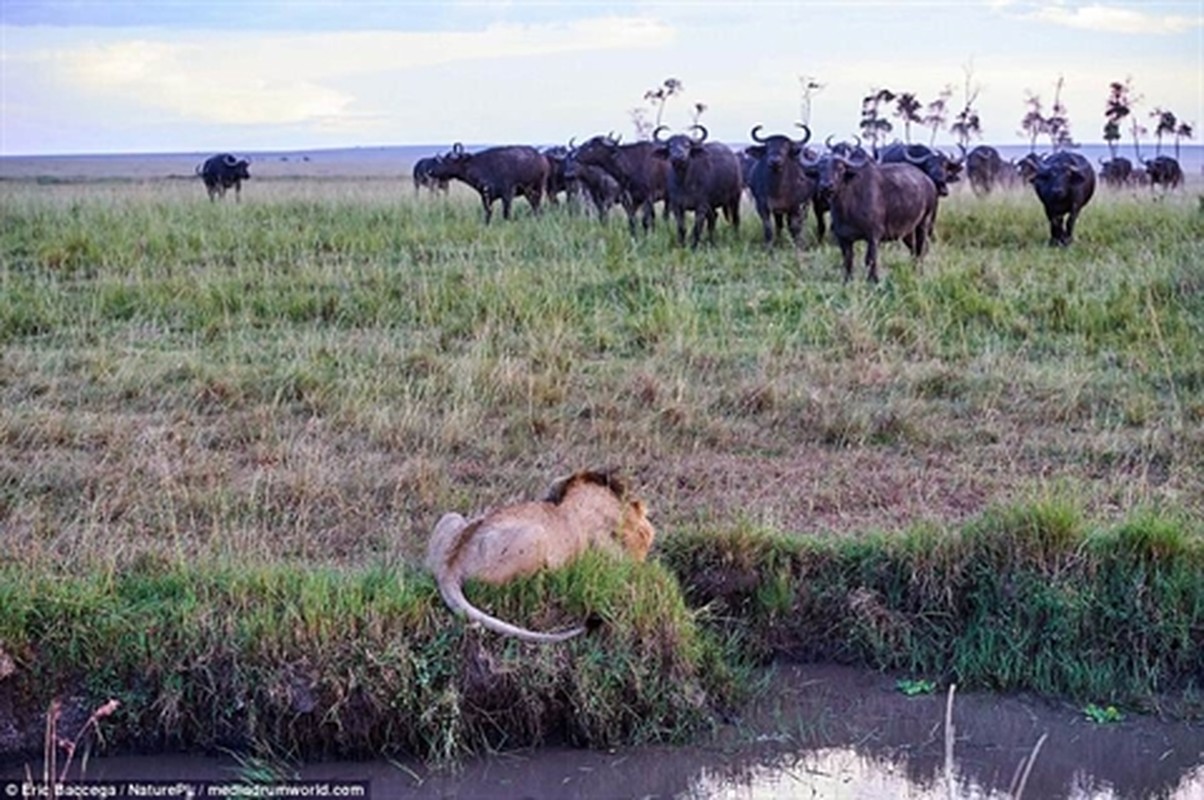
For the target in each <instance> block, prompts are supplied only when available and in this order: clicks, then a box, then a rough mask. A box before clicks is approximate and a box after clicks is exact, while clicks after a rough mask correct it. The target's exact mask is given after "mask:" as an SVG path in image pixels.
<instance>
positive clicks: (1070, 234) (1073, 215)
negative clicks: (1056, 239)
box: [1062, 211, 1079, 244]
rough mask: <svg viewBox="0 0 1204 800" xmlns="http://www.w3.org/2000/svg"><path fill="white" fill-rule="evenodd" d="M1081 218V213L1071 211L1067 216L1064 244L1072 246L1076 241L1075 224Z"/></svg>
mask: <svg viewBox="0 0 1204 800" xmlns="http://www.w3.org/2000/svg"><path fill="white" fill-rule="evenodd" d="M1078 218H1079V212H1077V211H1071V212H1070V213H1069V214H1067V215H1066V233H1065V235H1064V236H1063V237H1062V243H1063V244H1070V243H1071V242H1073V241H1074V222H1075V220H1077V219H1078Z"/></svg>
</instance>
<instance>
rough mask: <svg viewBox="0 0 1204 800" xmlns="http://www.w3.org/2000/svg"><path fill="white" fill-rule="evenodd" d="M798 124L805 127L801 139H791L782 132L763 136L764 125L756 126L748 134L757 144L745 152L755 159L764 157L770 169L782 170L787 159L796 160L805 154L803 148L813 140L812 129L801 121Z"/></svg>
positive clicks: (747, 148) (745, 149)
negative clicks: (762, 128)
mask: <svg viewBox="0 0 1204 800" xmlns="http://www.w3.org/2000/svg"><path fill="white" fill-rule="evenodd" d="M796 124H797V125H798V127H800V128H802V129H803V137H802V138H801V139H791V138H790V137H789V136H784V135H781V134H777V135H774V136H761V135H760V133H761V127H762V126H760V125H756V126H754V127H753V129H752V130H751V131H749V133H748V135H749V137H750V138H751V139H752V140H753V141H754V142H756V143H757V144H755V145H752V146H751V147H746V148H744V152H745V153H747V154H748V155H750V156H752V157H753V158H755V159H764V160H765V163H766V164H767V165H768V166H769V169H771V170H772V171H774V172H780V171H781V170H782V167H783V166H784V165H785V164H786V162H787V161H793V160H796V159H798V158H799V157H801V156H802V155H803V148H804V147H805V146H806V145H807V142H809V141H810V140H811V129H810V128H808V127H807V126H806V125H804V124H803V123H801V122H799V123H796Z"/></svg>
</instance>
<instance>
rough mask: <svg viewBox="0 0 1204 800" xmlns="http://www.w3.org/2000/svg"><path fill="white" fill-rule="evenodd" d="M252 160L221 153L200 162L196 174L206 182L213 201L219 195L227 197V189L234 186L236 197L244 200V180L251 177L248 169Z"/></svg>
mask: <svg viewBox="0 0 1204 800" xmlns="http://www.w3.org/2000/svg"><path fill="white" fill-rule="evenodd" d="M250 164H251V162H250V161H249V160H247V159H245V158H235V157H234V156H232V155H230V154H229V153H219V154H218V155H215V156H211V157H209V158H207V159H206V160H205V163H204V164H198V165H197V168H196V174H197V175H199V176H200V178H201V180H203V181H204V182H205V189H206V191H208V192H209V199H210V200H211V201H212V200H214V199H215V198H217V197H223V198H224V197H225V196H226V190H227V189H229V188H230V187H231V186H233V187H234V199H235V200H238V201H241V200H242V182H243V181H246V180H250V179H251V173H250V172H249V171H248V170H247V167H248V166H250Z"/></svg>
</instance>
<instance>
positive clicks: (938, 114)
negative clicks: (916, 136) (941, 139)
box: [920, 86, 953, 147]
mask: <svg viewBox="0 0 1204 800" xmlns="http://www.w3.org/2000/svg"><path fill="white" fill-rule="evenodd" d="M952 96H953V87H952V86H946V87H945V88H944V89H941V93H940V94H939V95H937V98H936V99H935V100H933V101H932V102H931V103H929V104H928V106H927V107H926V108H925V112H926V113H925V114H924V118H923V119H922V120H920V124H922V125H923V126H924V127H926V128H932V135H931V136H929V137H928V146H929V147H933V146H935V145H936V134H937V131H939V130H940V129H941V128H943V127H945V122H946V121H947V120H948V115H949V98H950V97H952Z"/></svg>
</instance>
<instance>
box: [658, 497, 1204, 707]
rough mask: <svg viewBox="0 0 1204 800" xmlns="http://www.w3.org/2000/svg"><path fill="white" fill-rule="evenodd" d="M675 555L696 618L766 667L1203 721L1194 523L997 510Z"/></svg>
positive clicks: (748, 539)
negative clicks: (951, 523) (858, 670)
mask: <svg viewBox="0 0 1204 800" xmlns="http://www.w3.org/2000/svg"><path fill="white" fill-rule="evenodd" d="M663 557H664V559H665V561H666V563H667V564H669V565H670V567H671V569H673V571H674V572H675V573H677V574H678V575H679V576H680V577H681V579H682V582H683V585H684V586H685V591H686V594H687V597H688V598H689V601H690V603H691V605H699V606H701V605H705V606H707V607H708V608H711V609H712V613H714V614H715V615H716V616H717V617H719V618H720V619H721V620H723V625H725V626H730V627H732V628H738V629H739V631H740V633H741V635H742V636H743V637H745V639H746V640H747V641H749V642H752V643H755V646H756V647H759V648H760V651H759V655H760V657H761V658H769V657H783V656H785V657H791V658H802V659H806V660H834V661H838V662H842V663H849V664H858V665H871V666H874V667H876V668H880V669H888V670H897V671H900V672H902V673H904V674H909V675H927V676H940V678H942V679H943V680H947V681H952V682H955V683H957V684H958V685H959V686H965V687H972V688H989V689H999V690H1005V691H1011V690H1019V689H1026V690H1030V691H1036V692H1040V693H1044V694H1047V695H1051V696H1069V697H1073V698H1077V699H1080V700H1101V699H1103V700H1107V701H1109V702H1114V703H1119V704H1122V705H1126V706H1129V707H1135V708H1140V709H1142V710H1147V711H1149V710H1159V711H1164V710H1169V709H1175V708H1178V709H1179V710H1180V712H1184V711H1186V713H1199V707H1198V703H1199V697H1200V694H1199V692H1200V689H1201V687H1202V686H1204V530H1202V529H1201V526H1200V522H1199V520H1198V519H1196V520H1194V521H1188V520H1185V519H1169V518H1162V517H1156V516H1150V515H1138V516H1136V517H1134V518H1133V519H1132V520H1130V521H1128V522H1126V523H1123V524H1121V525H1119V526H1117V527H1115V528H1103V529H1100V528H1095V527H1092V526H1090V525H1089V524H1087V523H1086V522H1085V520H1083V519H1082V518H1081V516H1080V515H1079V514H1078V513H1077V512H1075V511H1074V509H1073V507H1071V506H1068V505H1066V504H1064V503H1061V502H1052V501H1051V502H1044V503H1040V504H1036V505H1030V506H1017V507H1009V508H1004V509H996V510H993V511H991V512H989V513H987V514H984V515H983V516H982V517H980V518H978V519H976V520H974V521H972V522H971V523H970V524H968V525H967V526H966V527H965V528H964V529H963V530H962V531H959V532H956V533H952V534H951V533H948V532H938V531H933V530H932V529H929V528H917V529H913V530H908V531H903V532H900V533H895V534H891V535H889V536H885V535H879V536H874V537H867V538H865V539H861V540H857V541H840V542H833V541H820V540H815V539H811V538H803V537H783V536H781V535H775V534H772V533H767V532H758V531H756V530H751V529H744V530H735V531H699V532H696V533H692V534H691V535H689V536H679V537H677V538H676V539H674V541H673V543H672V545H671V546H670V547H669V549H668V550H667V551H666V552H665V553H664V554H663ZM1185 698H1187V699H1191V698H1194V700H1191V702H1189V703H1186V704H1185V703H1184V699H1185ZM1193 704H1194V705H1193ZM1193 709H1194V710H1193Z"/></svg>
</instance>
